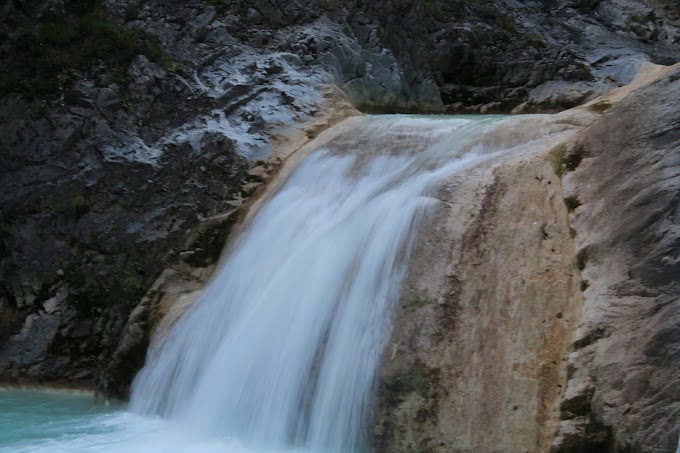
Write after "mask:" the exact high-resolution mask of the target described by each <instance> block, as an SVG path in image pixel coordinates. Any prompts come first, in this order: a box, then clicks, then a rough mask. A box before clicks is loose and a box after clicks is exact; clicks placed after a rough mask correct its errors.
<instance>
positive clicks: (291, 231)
mask: <svg viewBox="0 0 680 453" xmlns="http://www.w3.org/2000/svg"><path fill="white" fill-rule="evenodd" d="M572 127H573V126H572V125H570V124H568V122H565V121H564V120H560V119H559V118H556V119H553V118H551V117H549V116H528V117H513V118H507V117H506V118H499V117H475V118H461V117H455V118H448V119H441V118H439V119H435V118H422V117H421V118H414V117H373V118H370V119H368V120H367V121H366V122H365V124H364V125H363V126H361V127H359V128H356V129H351V130H350V131H349V132H346V133H344V134H342V135H340V136H338V137H337V138H336V139H334V140H333V141H331V142H330V143H329V144H328V145H327V147H326V148H325V149H322V150H318V151H317V152H316V153H313V154H312V155H311V156H309V157H308V158H307V159H306V160H305V161H304V162H303V163H302V164H301V165H300V166H299V168H298V169H297V170H296V171H295V172H294V173H293V174H292V175H291V176H290V177H289V178H288V180H287V182H286V183H285V184H284V185H283V187H282V188H281V189H280V190H279V191H278V193H277V194H276V195H275V196H274V197H273V198H272V199H271V200H269V201H268V202H267V203H266V204H265V205H264V207H263V208H262V209H261V210H260V211H259V212H258V213H257V215H256V216H255V217H254V219H253V220H252V222H251V223H250V225H248V226H247V228H246V230H245V232H244V233H243V234H242V236H241V237H240V238H239V239H238V240H237V241H236V243H235V244H234V245H233V246H232V247H231V250H230V252H229V254H228V257H227V258H226V259H225V261H224V264H223V266H222V267H221V269H220V270H218V272H217V273H216V275H215V277H214V279H213V281H212V283H211V284H210V285H209V286H208V287H207V288H206V289H205V290H204V292H203V295H202V297H201V298H200V300H199V301H197V302H196V303H195V304H194V306H193V307H192V308H191V309H190V310H189V311H188V312H187V313H186V315H185V316H183V317H182V318H181V319H180V320H179V321H178V323H177V324H176V325H175V327H174V328H173V329H172V330H171V331H170V333H169V334H168V335H167V337H166V338H165V339H164V340H163V341H160V342H154V345H156V344H157V343H160V346H159V347H158V348H156V347H153V348H151V349H150V351H149V354H148V359H147V364H146V366H145V367H144V369H143V370H142V371H141V372H140V374H139V375H138V377H137V379H136V381H135V383H134V386H133V395H132V401H131V405H130V408H131V410H132V412H133V413H125V412H114V413H108V414H95V413H89V414H83V413H78V412H77V411H74V412H73V413H70V412H69V413H64V414H62V416H61V418H60V419H59V420H57V421H54V422H53V426H52V429H50V430H46V429H45V427H44V426H42V424H41V423H38V424H36V422H35V420H36V418H35V417H34V416H33V415H32V414H33V413H34V412H31V410H33V409H31V410H29V411H28V412H26V411H24V408H23V407H19V406H16V405H12V406H11V407H10V412H9V415H8V417H9V419H10V420H11V423H9V422H7V421H5V422H3V418H2V417H0V427H1V426H8V425H9V426H10V429H14V430H15V431H16V432H9V433H3V434H5V441H4V445H3V440H2V439H1V437H2V436H0V452H2V453H5V452H7V453H10V452H11V453H17V452H26V453H36V452H41V453H45V452H49V453H56V452H64V453H67V452H68V453H73V452H87V453H90V452H91V453H102V452H112V453H119V452H150V453H151V452H153V453H159V452H164V453H167V452H196V451H201V452H221V453H225V452H226V453H264V452H266V453H281V452H284V451H285V452H292V451H296V452H306V453H309V452H315V453H321V452H323V453H331V452H338V451H343V452H360V451H366V450H370V445H369V439H368V433H367V431H368V425H369V424H370V423H368V421H369V420H368V418H369V416H370V411H371V406H372V399H373V391H374V389H375V384H376V371H377V369H378V367H379V361H380V356H381V352H382V350H383V346H384V345H385V343H386V341H387V338H388V334H389V324H390V317H391V311H392V308H393V306H394V304H395V302H396V301H397V299H398V294H399V289H400V284H401V281H402V279H403V277H404V275H405V273H406V271H407V262H408V257H409V252H410V248H411V246H412V244H413V239H414V237H415V235H416V233H417V229H418V225H419V224H420V223H421V222H422V221H423V220H424V219H425V218H426V215H427V213H428V211H429V210H430V209H433V208H436V207H437V206H438V203H440V202H439V201H438V200H437V199H436V198H432V197H430V196H429V194H431V193H434V191H433V190H432V189H433V188H434V187H436V185H437V183H438V182H440V181H442V180H443V179H445V178H447V177H448V176H450V175H453V174H454V173H456V172H462V171H463V170H465V169H469V168H471V167H473V166H475V165H477V164H479V163H480V162H482V161H485V160H488V159H490V158H492V157H493V156H496V155H498V154H500V153H504V152H506V151H509V150H512V149H513V148H515V147H524V146H525V145H528V144H529V143H530V142H532V141H533V140H536V139H539V138H541V137H543V136H551V135H552V136H553V137H552V140H553V141H555V140H557V139H559V137H558V136H554V135H555V134H552V133H555V132H558V133H559V132H563V131H568V130H569V129H571V128H572ZM543 146H545V144H543ZM69 404H72V405H74V407H75V402H74V403H69ZM36 407H38V406H36ZM35 410H39V409H35ZM12 411H14V412H12ZM25 412H26V413H25ZM140 414H141V415H140ZM147 415H152V416H151V417H149V416H147ZM155 415H161V416H162V418H161V417H155ZM15 418H18V420H19V421H17V422H14V419H15ZM22 420H24V421H22ZM38 420H39V419H38ZM3 423H5V425H3ZM12 426H13V427H14V428H12ZM19 426H20V427H21V429H19V428H17V427H19Z"/></svg>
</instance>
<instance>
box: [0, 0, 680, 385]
mask: <svg viewBox="0 0 680 453" xmlns="http://www.w3.org/2000/svg"><path fill="white" fill-rule="evenodd" d="M81 3H82V2H74V4H76V6H77V5H81ZM227 3H228V4H227ZM92 4H96V2H92ZM69 5H71V2H68V1H67V2H56V1H49V2H38V1H34V0H22V1H15V2H4V3H2V5H1V11H2V13H3V14H2V16H1V17H2V19H0V37H2V38H3V39H0V67H2V68H6V67H9V66H7V65H5V64H4V63H7V62H8V61H9V58H10V57H11V56H14V55H16V53H14V54H13V53H12V49H14V48H13V47H12V46H14V45H16V43H17V42H21V43H24V44H25V43H29V41H27V40H26V37H27V36H34V35H31V33H36V32H37V30H39V29H40V25H41V23H43V22H44V21H45V20H47V19H49V18H51V17H54V15H55V14H57V17H58V14H60V13H59V11H61V10H62V9H61V8H62V6H69ZM81 6H82V5H81ZM103 6H104V7H105V9H104V11H105V15H104V16H105V17H106V18H107V20H111V21H112V22H111V23H112V24H115V27H121V28H115V27H114V28H115V30H119V31H120V33H119V35H122V38H121V37H120V36H118V38H121V41H120V42H121V43H127V44H126V45H127V46H128V47H126V49H125V50H126V52H125V55H123V56H122V57H120V58H117V59H113V60H110V59H108V58H107V56H106V55H99V57H98V58H95V59H93V61H91V62H90V63H89V66H87V67H86V66H84V65H80V66H78V67H77V68H68V67H67V68H62V69H60V70H55V72H54V73H53V74H52V73H47V72H46V73H45V74H47V75H49V76H50V77H47V75H45V74H43V76H44V77H43V78H44V80H42V79H40V80H42V82H44V83H43V85H40V84H38V83H37V82H38V81H40V80H39V79H37V78H36V79H30V78H27V79H26V80H21V81H19V83H18V85H17V86H14V87H13V88H10V89H5V91H3V92H2V97H0V183H1V184H0V310H1V311H0V327H2V329H1V331H0V370H2V371H0V379H8V380H16V379H29V380H31V379H33V380H49V381H53V382H62V383H63V382H66V381H69V380H71V381H73V382H72V383H74V384H83V385H86V384H87V383H89V382H91V381H92V379H93V376H94V374H95V370H97V369H102V367H103V364H107V363H109V361H110V359H111V357H112V355H113V354H114V353H115V354H118V355H117V356H116V357H119V358H120V357H127V355H126V354H128V353H125V354H124V353H123V352H115V351H121V350H126V351H127V350H129V351H138V350H139V348H141V346H139V345H140V344H141V343H142V342H143V339H144V336H143V335H141V334H140V335H141V336H140V335H138V334H136V333H134V332H133V331H132V330H130V333H129V335H128V334H126V335H128V336H133V337H135V338H137V340H135V341H132V342H131V343H130V344H133V343H134V344H135V345H136V346H134V347H132V346H130V347H129V348H128V347H127V346H125V344H121V343H120V341H121V332H122V331H123V329H124V326H125V325H126V324H128V325H130V324H129V323H130V322H131V321H130V318H129V317H130V314H131V312H132V311H133V309H134V308H135V306H137V304H138V302H139V300H140V299H141V298H142V296H143V295H144V294H145V293H146V291H147V289H148V288H149V287H150V286H151V284H152V282H154V281H155V280H156V278H157V277H158V276H159V275H160V273H161V272H162V270H163V269H166V268H167V267H168V266H170V265H172V264H173V263H176V262H177V257H178V256H179V255H181V254H182V253H183V252H190V253H194V251H193V250H188V246H187V244H186V237H187V236H191V234H192V233H193V232H195V231H196V230H197V229H200V225H202V222H203V220H204V219H205V218H211V217H214V216H217V215H220V214H224V213H225V212H229V211H230V210H231V209H233V208H234V207H235V206H240V205H241V204H242V203H243V201H244V199H245V198H247V196H248V195H251V194H253V193H256V192H257V190H258V187H257V184H258V183H259V181H255V180H253V178H252V175H248V174H247V171H248V169H249V168H252V167H254V166H257V165H259V164H258V163H257V161H258V160H259V159H266V158H267V156H268V155H269V152H270V150H271V144H272V142H273V141H274V140H275V139H276V138H277V137H278V135H277V134H278V132H279V131H281V130H284V129H287V128H296V127H299V125H300V124H302V123H303V122H305V121H308V120H310V119H311V118H313V117H314V116H315V115H318V114H319V112H320V111H321V109H323V106H324V105H325V104H324V102H325V99H324V94H323V92H322V89H321V88H322V87H323V86H324V84H327V83H331V84H335V85H337V86H338V87H340V88H341V89H342V90H343V92H344V93H345V96H346V97H347V98H348V99H349V100H350V101H351V102H352V103H353V104H354V105H356V106H359V107H361V108H364V109H366V110H371V111H436V112H483V113H493V112H508V111H510V110H512V109H517V111H535V110H551V109H560V108H564V107H568V106H571V105H574V104H577V103H580V102H582V101H583V100H585V99H588V98H590V97H592V96H594V95H596V94H598V93H601V92H603V91H606V90H608V89H610V88H612V87H615V86H618V85H621V84H624V83H627V81H629V80H630V79H631V77H632V76H633V75H634V74H635V73H636V70H637V68H638V67H639V65H640V63H641V62H643V61H646V60H653V61H657V62H670V61H674V60H675V59H677V58H678V55H679V51H678V46H677V44H678V36H679V32H678V26H677V21H678V17H679V15H680V12H679V11H678V8H677V5H676V4H675V3H674V2H672V1H670V0H658V1H656V2H654V3H653V4H652V3H648V2H646V1H643V0H603V1H600V2H583V1H579V2H577V1H570V2H515V1H502V2H487V1H479V2H463V1H453V2H439V1H428V2H419V1H410V0H403V1H393V0H388V1H383V0H380V1H377V2H365V1H364V2H351V3H350V2H329V1H326V0H314V1H311V2H302V1H298V0H294V1H279V0H269V1H260V0H256V1H251V2H209V1H204V2H199V1H195V2H164V1H160V0H148V1H142V2H138V1H132V0H106V1H105V2H103ZM69 7H70V6H69ZM67 9H68V8H67ZM69 14H71V13H69ZM73 14H75V13H73ZM4 38H7V39H4ZM29 44H30V43H29ZM29 48H30V47H29ZM113 50H115V49H113ZM128 54H129V55H128ZM24 55H25V58H26V59H31V58H38V57H40V55H30V54H24ZM126 55H127V56H126ZM128 57H129V58H128ZM13 61H16V59H15V60H13ZM114 64H115V65H118V66H115V65H114ZM48 69H49V68H47V69H45V71H47V70H48ZM57 69H59V68H57ZM3 70H4V69H3ZM6 75H8V74H6V73H5V72H2V74H0V76H2V77H3V80H4V77H5V76H6ZM8 80H9V79H8ZM3 86H4V85H3ZM46 87H47V88H49V87H52V91H49V90H48V89H47V88H46ZM212 254H213V252H212V251H211V253H210V254H208V255H212ZM205 255H206V254H205V253H203V254H201V253H195V254H194V255H193V256H195V257H196V259H197V260H198V261H200V264H201V265H205V259H206V257H205ZM662 258H663V257H662ZM669 260H670V261H669ZM665 262H667V263H668V265H667V266H666V267H667V269H668V272H667V273H666V274H664V275H665V276H664V275H659V276H656V277H654V278H659V279H661V280H663V279H668V278H669V277H668V276H669V275H671V274H672V271H673V270H674V269H675V268H674V267H673V266H674V265H673V264H672V262H673V258H672V257H671V258H668V259H666V261H665ZM650 278H651V277H650ZM59 291H62V292H63V291H65V292H66V295H65V296H64V298H63V301H61V302H60V303H59V308H58V309H57V308H54V309H51V310H52V312H48V311H47V309H45V308H43V307H45V306H49V307H52V306H53V302H50V301H53V300H54V298H55V297H57V293H58V292H59ZM60 297H61V296H60ZM135 316H136V315H135ZM133 318H134V317H133ZM29 319H30V325H29V324H27V323H28V321H29ZM141 322H142V321H140V323H141ZM55 323H56V324H57V327H56V329H55V328H54V324H55ZM133 324H135V323H133ZM35 326H43V327H42V328H40V329H38V328H37V327H35ZM35 329H37V330H39V331H40V332H39V334H36V335H33V334H31V335H30V336H31V338H35V340H34V341H33V342H26V341H24V340H23V338H25V336H26V335H28V332H29V331H30V332H33V330H35ZM127 330H129V329H127V328H126V332H127ZM133 330H134V329H133ZM22 332H24V334H22ZM22 335H24V336H22ZM12 338H14V340H12ZM22 348H23V349H22ZM22 351H24V352H25V356H24V357H23V358H20V357H21V356H22V354H23V353H22ZM36 351H39V352H40V353H39V354H38V353H37V352H36ZM128 355H130V356H135V357H136V355H137V352H134V353H132V352H131V353H129V354H128ZM124 361H125V360H123V359H120V360H118V359H117V361H116V363H119V362H124ZM122 375H125V376H127V378H125V379H128V378H129V376H131V373H129V372H125V373H122V374H121V376H122ZM125 379H124V378H122V377H121V378H119V381H120V384H121V386H122V387H125V385H126V384H125V383H124V382H122V381H124V380H125Z"/></svg>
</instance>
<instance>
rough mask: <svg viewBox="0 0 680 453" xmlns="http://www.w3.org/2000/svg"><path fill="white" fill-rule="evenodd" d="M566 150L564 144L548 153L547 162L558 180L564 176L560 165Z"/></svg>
mask: <svg viewBox="0 0 680 453" xmlns="http://www.w3.org/2000/svg"><path fill="white" fill-rule="evenodd" d="M568 149H569V148H568V147H567V144H566V143H560V144H559V145H557V146H555V147H553V149H551V150H550V151H549V152H548V161H549V162H550V164H551V165H552V167H553V170H554V171H555V174H556V175H557V176H559V177H560V178H561V177H562V175H563V174H564V167H563V166H562V165H563V161H564V156H566V155H567V151H568Z"/></svg>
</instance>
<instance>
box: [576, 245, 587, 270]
mask: <svg viewBox="0 0 680 453" xmlns="http://www.w3.org/2000/svg"><path fill="white" fill-rule="evenodd" d="M586 264H588V248H587V247H586V248H582V249H581V250H580V251H579V252H578V253H577V254H576V267H578V270H580V271H582V270H584V269H585V268H586Z"/></svg>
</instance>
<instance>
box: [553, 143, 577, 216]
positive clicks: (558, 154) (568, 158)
mask: <svg viewBox="0 0 680 453" xmlns="http://www.w3.org/2000/svg"><path fill="white" fill-rule="evenodd" d="M585 155H586V149H585V147H584V146H583V145H580V144H577V145H575V146H574V148H573V149H572V150H571V152H569V147H568V146H567V144H566V143H560V144H559V145H557V146H555V147H554V148H553V149H551V150H550V152H549V153H548V161H549V162H550V163H551V165H552V167H553V170H554V171H555V174H556V175H557V176H559V177H560V178H561V177H562V176H564V174H565V173H567V172H569V171H574V170H576V168H578V166H579V165H580V164H581V161H582V160H583V158H584V157H585ZM576 207H578V206H576ZM574 209H576V208H574Z"/></svg>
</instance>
